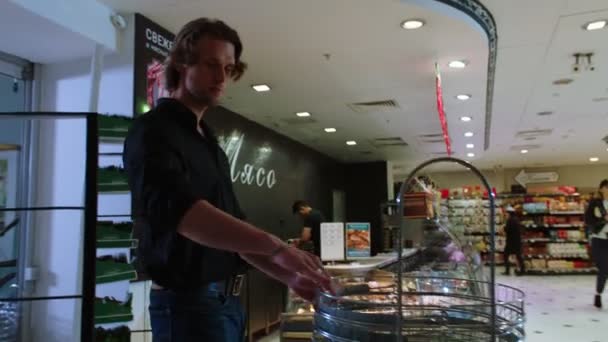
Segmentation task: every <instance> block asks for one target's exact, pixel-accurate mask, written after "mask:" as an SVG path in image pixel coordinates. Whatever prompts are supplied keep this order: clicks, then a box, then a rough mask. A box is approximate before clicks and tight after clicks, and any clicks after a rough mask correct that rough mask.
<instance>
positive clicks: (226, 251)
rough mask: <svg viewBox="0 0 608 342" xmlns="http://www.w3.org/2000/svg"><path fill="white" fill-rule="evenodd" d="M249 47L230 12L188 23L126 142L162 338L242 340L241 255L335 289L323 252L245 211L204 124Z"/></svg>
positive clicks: (299, 283) (307, 294)
mask: <svg viewBox="0 0 608 342" xmlns="http://www.w3.org/2000/svg"><path fill="white" fill-rule="evenodd" d="M241 53H242V45H241V41H240V38H239V36H238V34H237V32H236V31H234V30H233V29H232V28H230V27H229V26H227V25H226V24H224V23H223V22H221V21H218V20H210V19H206V18H200V19H196V20H193V21H191V22H190V23H188V24H186V25H185V26H184V27H183V28H182V29H181V30H180V32H179V33H178V35H177V38H176V40H175V42H174V45H173V49H172V51H171V54H170V56H169V59H168V61H167V66H166V71H165V78H166V87H167V89H168V90H169V92H170V93H171V98H164V99H160V100H159V101H158V103H157V105H156V107H155V108H154V109H153V110H151V111H150V112H148V113H146V114H145V115H142V116H140V117H139V118H137V119H136V120H135V123H134V124H133V126H132V128H131V130H130V132H129V135H128V137H127V139H126V142H125V148H124V156H123V159H124V165H125V168H126V171H127V174H128V179H129V186H130V188H131V192H132V197H133V216H134V217H133V218H134V223H135V229H136V231H137V232H138V235H139V237H140V244H139V257H140V258H141V259H142V264H143V267H144V269H145V272H146V273H147V275H148V276H149V277H151V278H152V281H153V285H152V291H150V306H149V310H150V318H151V325H152V332H153V340H154V341H155V342H161V341H173V342H178V341H179V342H182V341H184V342H194V341H207V342H220V341H221V342H237V341H238V342H241V341H243V338H244V331H245V317H244V312H243V309H242V308H241V306H240V303H239V298H238V295H239V292H240V288H241V284H242V282H243V272H244V270H243V266H245V265H246V264H245V262H244V261H243V259H244V260H245V261H247V262H248V263H249V264H251V265H253V266H255V267H256V268H258V269H260V270H261V271H263V272H264V273H266V274H268V275H270V276H271V277H273V278H275V279H277V280H279V281H281V282H282V283H284V284H286V285H288V286H289V287H291V288H292V289H293V290H294V291H295V292H296V293H298V294H299V295H300V296H302V297H303V298H305V299H308V300H312V299H313V297H314V294H315V292H316V291H317V290H318V289H319V288H322V289H325V290H329V291H331V290H330V288H329V287H330V285H329V282H330V280H329V277H328V276H327V275H326V273H325V272H324V271H323V270H322V265H321V263H320V260H319V259H318V258H316V257H315V256H313V255H312V254H309V253H306V252H303V251H301V250H299V249H297V248H293V247H289V246H287V245H286V244H285V243H283V242H282V241H281V240H280V239H278V238H276V237H274V236H272V235H270V234H268V233H265V232H264V231H262V230H261V229H258V228H256V227H254V226H252V225H250V224H248V223H246V222H245V221H244V220H243V219H244V215H243V213H242V212H241V209H240V207H239V204H238V201H237V199H236V197H235V194H234V191H233V188H232V182H231V178H230V166H229V164H228V159H227V157H226V155H225V153H224V152H223V150H222V149H221V148H220V146H219V145H218V142H217V140H216V138H215V136H214V134H213V132H212V131H211V129H210V128H209V127H208V126H207V125H206V124H205V121H204V118H203V116H204V114H205V112H206V111H207V109H209V108H210V107H213V106H215V105H217V104H218V101H219V99H220V97H221V96H222V95H223V93H224V90H225V88H226V86H227V85H228V83H229V80H230V79H232V80H238V79H239V78H240V77H241V76H242V74H243V72H244V71H245V64H244V63H243V62H242V61H241Z"/></svg>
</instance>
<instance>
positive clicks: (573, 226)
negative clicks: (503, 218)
mask: <svg viewBox="0 0 608 342" xmlns="http://www.w3.org/2000/svg"><path fill="white" fill-rule="evenodd" d="M524 227H525V228H526V229H577V230H579V229H581V228H583V227H584V226H581V225H576V224H552V225H536V224H533V225H526V226H524Z"/></svg>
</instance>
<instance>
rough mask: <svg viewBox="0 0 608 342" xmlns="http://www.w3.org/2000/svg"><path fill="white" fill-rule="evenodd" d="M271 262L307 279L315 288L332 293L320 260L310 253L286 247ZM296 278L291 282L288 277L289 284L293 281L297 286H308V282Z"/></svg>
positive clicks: (328, 278)
mask: <svg viewBox="0 0 608 342" xmlns="http://www.w3.org/2000/svg"><path fill="white" fill-rule="evenodd" d="M271 262H272V263H274V264H276V265H278V266H280V267H281V268H283V269H285V270H288V271H289V272H292V273H293V274H294V275H295V274H296V273H297V274H299V276H301V277H304V278H307V279H308V280H310V281H311V282H312V283H314V284H316V286H315V288H316V287H319V288H321V289H322V290H325V291H328V292H332V288H331V279H330V277H329V275H328V274H327V273H326V272H325V270H324V269H323V264H322V263H321V260H320V259H319V258H317V257H316V256H314V255H312V254H310V253H307V252H304V251H302V250H299V249H297V248H295V247H288V246H286V247H284V248H283V249H282V250H280V251H279V252H278V253H276V254H275V255H274V256H273V257H272V258H271ZM298 278H299V277H296V278H295V280H293V277H290V280H289V282H293V281H295V283H296V284H298V285H299V286H304V285H309V284H310V283H309V282H307V281H305V280H300V279H298ZM287 285H289V284H287Z"/></svg>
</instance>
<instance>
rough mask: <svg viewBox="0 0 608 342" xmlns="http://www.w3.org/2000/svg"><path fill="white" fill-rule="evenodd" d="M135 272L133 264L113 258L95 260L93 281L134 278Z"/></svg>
mask: <svg viewBox="0 0 608 342" xmlns="http://www.w3.org/2000/svg"><path fill="white" fill-rule="evenodd" d="M135 279H137V272H135V268H134V267H133V265H131V264H128V263H124V262H117V261H114V260H99V259H98V260H97V261H95V283H96V284H106V283H113V282H115V281H123V280H135Z"/></svg>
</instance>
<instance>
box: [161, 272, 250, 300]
mask: <svg viewBox="0 0 608 342" xmlns="http://www.w3.org/2000/svg"><path fill="white" fill-rule="evenodd" d="M244 283H245V275H244V274H237V275H235V276H233V277H230V278H229V279H227V280H221V281H216V282H212V283H207V284H205V285H203V286H201V287H202V288H203V289H206V290H208V291H217V292H221V293H223V294H224V295H225V296H234V297H237V296H239V295H240V294H241V290H242V289H243V284H244ZM151 288H152V290H157V291H163V290H167V288H165V287H162V286H160V285H158V284H156V283H155V282H152V287H151Z"/></svg>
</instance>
